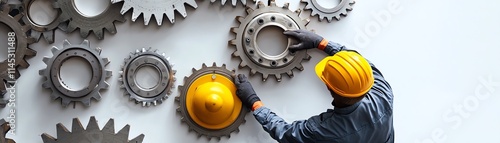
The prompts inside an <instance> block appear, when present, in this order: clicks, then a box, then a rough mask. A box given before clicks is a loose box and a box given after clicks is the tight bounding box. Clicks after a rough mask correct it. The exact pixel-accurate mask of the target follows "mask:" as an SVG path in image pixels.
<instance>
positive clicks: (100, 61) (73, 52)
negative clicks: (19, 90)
mask: <svg viewBox="0 0 500 143" xmlns="http://www.w3.org/2000/svg"><path fill="white" fill-rule="evenodd" d="M51 51H52V54H53V55H54V56H52V57H51V58H49V57H44V58H43V62H44V63H45V64H46V65H47V68H45V69H42V70H40V71H39V74H40V75H41V76H43V77H44V78H45V81H44V82H43V84H42V87H43V88H49V89H51V90H52V94H51V98H52V99H53V100H56V99H58V98H61V104H62V106H64V107H66V106H68V105H69V104H70V103H71V102H81V103H83V104H84V105H85V106H90V100H91V99H95V100H100V99H101V94H100V93H99V91H100V90H102V89H107V88H108V87H109V84H108V83H107V82H106V79H107V78H109V77H111V71H108V70H106V69H105V68H106V65H108V64H109V60H108V58H101V57H100V54H101V48H99V47H97V48H95V49H91V48H90V43H89V41H88V40H84V41H83V42H82V43H81V44H79V45H71V43H69V41H68V40H64V43H63V48H62V49H58V48H57V47H55V46H54V47H53V48H52V49H51ZM74 57H78V58H82V59H84V60H86V61H87V62H88V64H89V65H90V66H91V67H92V68H91V70H92V79H91V80H90V82H89V85H88V86H87V87H85V88H83V89H80V90H74V89H71V88H70V87H68V86H67V85H66V84H65V83H64V81H62V80H61V77H60V74H59V70H60V69H61V66H62V64H63V63H64V61H66V60H68V59H70V58H74Z"/></svg>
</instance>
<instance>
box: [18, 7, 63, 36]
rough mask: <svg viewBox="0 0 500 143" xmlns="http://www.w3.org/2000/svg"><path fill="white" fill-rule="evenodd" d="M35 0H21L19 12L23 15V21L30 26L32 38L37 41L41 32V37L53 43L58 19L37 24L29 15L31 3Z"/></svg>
mask: <svg viewBox="0 0 500 143" xmlns="http://www.w3.org/2000/svg"><path fill="white" fill-rule="evenodd" d="M34 1H35V0H23V6H22V9H21V12H22V13H23V14H24V15H25V16H24V17H23V22H24V23H26V24H28V25H30V26H31V28H32V29H31V31H29V32H28V33H29V36H30V37H32V38H34V39H35V40H36V41H37V42H38V41H39V40H40V37H41V36H42V34H43V37H44V38H45V40H46V41H47V42H48V43H49V44H52V43H54V31H55V30H56V28H57V26H59V21H58V20H57V18H56V19H54V21H52V22H51V23H49V24H47V25H41V24H37V23H36V22H34V21H33V20H32V19H31V17H30V16H29V12H30V8H31V4H33V2H34ZM60 13H61V12H60V11H58V14H57V15H58V16H59V15H60Z"/></svg>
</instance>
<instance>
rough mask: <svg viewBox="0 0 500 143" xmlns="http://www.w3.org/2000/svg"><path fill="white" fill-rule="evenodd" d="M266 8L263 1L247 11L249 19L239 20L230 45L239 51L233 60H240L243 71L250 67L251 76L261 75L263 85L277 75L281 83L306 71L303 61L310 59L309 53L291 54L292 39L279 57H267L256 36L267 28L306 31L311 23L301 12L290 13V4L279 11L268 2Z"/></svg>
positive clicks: (271, 2)
mask: <svg viewBox="0 0 500 143" xmlns="http://www.w3.org/2000/svg"><path fill="white" fill-rule="evenodd" d="M269 5H270V6H266V5H264V4H263V3H262V1H259V2H258V8H257V9H255V10H254V9H252V8H250V7H247V8H246V12H247V14H248V16H246V17H241V16H237V17H236V20H237V21H238V22H239V23H240V26H239V27H232V28H231V32H233V33H235V34H236V38H235V39H233V40H230V41H229V45H233V46H235V47H236V51H235V52H233V54H232V56H233V57H239V58H240V59H241V62H240V65H239V67H240V68H243V67H249V68H250V75H255V74H256V73H260V74H262V81H266V80H267V78H268V77H269V75H274V76H275V77H276V80H277V81H281V75H282V74H287V75H288V76H289V77H293V71H292V70H293V69H298V70H300V71H302V70H304V67H303V66H302V64H301V63H302V61H303V60H309V59H311V56H310V55H309V54H307V51H306V50H303V51H297V52H290V51H288V47H290V46H291V45H292V44H293V42H291V40H293V39H289V40H288V41H289V42H288V45H287V50H285V51H284V52H283V53H281V54H279V55H268V54H266V53H264V52H263V51H262V50H261V48H260V47H259V46H258V44H257V35H258V34H259V32H260V30H262V29H263V28H264V27H269V26H276V27H279V28H281V29H283V30H297V29H306V25H307V24H308V23H309V19H304V20H302V19H301V18H300V17H299V15H300V13H301V11H300V10H297V11H296V12H292V11H290V10H289V9H288V5H289V4H288V3H285V5H284V6H283V7H277V6H276V3H275V1H274V0H270V1H269Z"/></svg>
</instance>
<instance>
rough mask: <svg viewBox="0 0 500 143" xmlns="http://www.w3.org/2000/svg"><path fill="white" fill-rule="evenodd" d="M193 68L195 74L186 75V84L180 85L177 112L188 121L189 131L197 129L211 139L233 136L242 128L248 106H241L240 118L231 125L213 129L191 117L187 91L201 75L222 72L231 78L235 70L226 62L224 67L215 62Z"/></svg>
mask: <svg viewBox="0 0 500 143" xmlns="http://www.w3.org/2000/svg"><path fill="white" fill-rule="evenodd" d="M191 70H192V72H193V74H191V75H190V76H189V77H184V85H180V86H179V87H178V89H179V91H180V95H179V96H177V97H175V102H177V103H178V105H179V106H177V112H178V113H179V114H180V115H181V122H184V123H186V124H187V125H188V127H189V131H195V132H196V134H197V135H198V137H201V136H206V137H207V138H208V139H209V140H211V139H212V138H213V137H214V138H216V139H217V140H220V139H221V137H223V136H227V137H228V138H229V137H231V133H232V132H239V131H240V130H239V128H238V127H239V126H240V125H241V124H243V123H245V115H246V113H248V110H247V109H246V108H241V111H240V114H239V115H238V118H237V119H236V120H235V121H234V122H233V123H232V124H231V125H229V126H228V127H226V128H223V129H220V130H212V129H207V128H203V127H201V126H199V125H198V124H196V122H195V121H193V119H191V117H190V115H189V113H188V111H187V108H186V95H187V91H188V89H189V88H190V86H191V84H192V83H193V82H194V81H195V80H196V79H198V78H199V77H201V76H204V75H207V74H214V73H216V74H221V75H223V76H225V77H227V78H229V79H233V77H234V76H235V71H234V70H231V71H230V70H228V69H227V68H226V65H225V64H222V67H217V64H216V63H215V62H214V63H213V64H212V66H211V67H208V66H207V65H206V64H203V65H202V68H201V69H199V70H196V69H195V68H193V69H191Z"/></svg>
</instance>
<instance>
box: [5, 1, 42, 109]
mask: <svg viewBox="0 0 500 143" xmlns="http://www.w3.org/2000/svg"><path fill="white" fill-rule="evenodd" d="M9 13H11V7H10V6H9V5H8V4H6V3H4V2H1V3H0V23H3V24H5V25H6V26H7V27H9V28H10V29H11V30H12V32H9V34H8V36H9V39H12V40H9V43H6V44H5V46H12V47H13V48H10V47H9V48H6V49H7V51H8V52H9V55H8V58H7V59H5V60H4V61H1V62H0V78H1V81H0V90H1V92H2V93H1V94H2V97H3V95H5V94H6V93H7V90H6V87H11V86H14V84H15V81H16V80H17V79H18V78H19V77H20V76H21V74H20V73H19V69H21V68H28V67H29V66H30V65H29V64H28V62H27V61H26V59H27V58H29V57H33V56H35V55H36V51H34V50H32V49H31V48H29V47H28V45H29V44H31V43H33V42H34V40H33V38H29V37H28V36H27V35H26V32H28V31H29V30H30V29H31V28H30V26H29V25H22V24H21V23H20V21H21V19H22V18H23V17H24V15H23V14H21V13H18V14H16V15H13V16H12V15H10V14H9ZM14 48H15V49H14ZM11 54H14V55H15V56H14V55H11ZM6 103H7V102H6V101H0V106H1V107H5V104H6Z"/></svg>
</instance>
